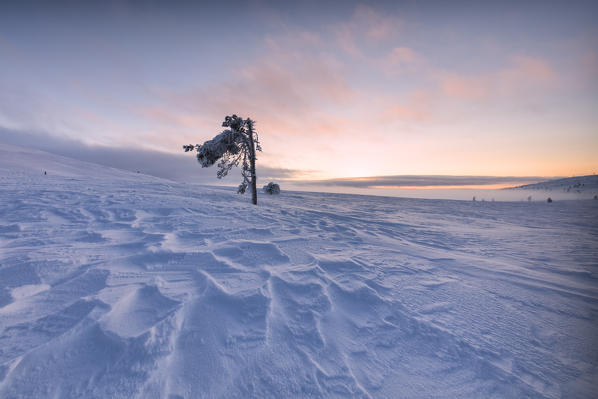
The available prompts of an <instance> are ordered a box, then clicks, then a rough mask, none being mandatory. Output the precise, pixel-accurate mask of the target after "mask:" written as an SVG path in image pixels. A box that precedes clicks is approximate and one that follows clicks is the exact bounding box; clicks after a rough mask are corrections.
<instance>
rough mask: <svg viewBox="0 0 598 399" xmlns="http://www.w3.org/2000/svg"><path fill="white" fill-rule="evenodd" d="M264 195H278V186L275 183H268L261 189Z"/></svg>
mask: <svg viewBox="0 0 598 399" xmlns="http://www.w3.org/2000/svg"><path fill="white" fill-rule="evenodd" d="M263 190H264V192H265V193H268V194H270V195H272V194H280V186H279V185H278V184H276V183H273V182H270V183H268V184H266V185H265V186H264V187H263Z"/></svg>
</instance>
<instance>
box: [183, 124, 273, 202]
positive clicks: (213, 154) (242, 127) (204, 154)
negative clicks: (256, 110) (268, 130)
mask: <svg viewBox="0 0 598 399" xmlns="http://www.w3.org/2000/svg"><path fill="white" fill-rule="evenodd" d="M254 123H255V122H254V121H253V120H251V119H249V118H247V119H243V118H241V117H239V116H237V115H233V116H227V117H226V118H224V122H222V127H226V128H227V129H226V130H223V131H222V132H221V133H220V134H218V135H217V136H216V137H214V138H213V139H212V140H208V141H206V142H205V143H203V144H201V145H199V144H195V145H193V144H188V145H184V146H183V149H184V150H185V152H189V151H193V150H196V151H197V161H198V162H199V163H200V164H201V166H202V168H207V167H209V166H212V165H214V164H215V163H216V162H218V164H217V165H218V172H217V173H216V177H218V178H219V179H221V178H223V177H224V176H226V175H227V174H228V172H229V171H230V170H231V169H232V168H233V167H234V166H239V164H241V175H242V176H243V181H242V182H241V184H240V185H239V188H238V190H237V192H238V193H239V194H243V193H245V191H246V190H247V187H249V186H251V201H252V202H253V204H254V205H257V179H256V174H255V160H256V159H257V158H256V155H255V154H256V151H262V147H261V146H260V142H259V138H258V135H257V132H256V131H255V129H254Z"/></svg>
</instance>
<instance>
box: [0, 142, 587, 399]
mask: <svg viewBox="0 0 598 399" xmlns="http://www.w3.org/2000/svg"><path fill="white" fill-rule="evenodd" d="M44 170H46V171H48V174H47V175H43V171H44ZM0 193H1V194H0V397H3V398H32V397H39V398H42V397H44V398H45V397H48V398H81V397H85V398H135V397H137V398H169V399H175V398H178V399H180V398H247V397H255V398H281V397H364V398H398V397H400V398H424V397H452V398H458V397H471V398H481V397H484V398H492V397H497V398H505V397H548V398H557V397H579V398H581V397H589V396H591V395H592V394H593V392H594V385H593V383H592V381H596V379H597V377H598V375H597V374H598V367H597V366H598V349H597V345H596V338H595V336H596V334H595V331H596V330H595V328H596V325H597V324H596V323H597V318H598V285H597V281H598V274H597V269H596V268H597V267H598V256H597V255H598V244H597V242H598V241H597V236H598V226H597V225H596V220H598V202H596V201H562V202H556V203H553V204H546V203H502V202H492V203H491V202H486V203H481V202H476V203H473V202H471V201H443V200H415V199H399V198H384V197H367V196H355V195H336V194H322V193H317V194H316V193H313V194H309V193H293V192H288V191H285V192H283V193H282V194H281V195H280V196H262V199H261V204H260V206H258V207H254V206H253V205H251V204H249V203H247V201H246V199H244V198H242V197H240V196H237V195H236V194H234V193H233V192H232V191H230V190H229V189H213V188H206V187H192V186H191V187H190V186H185V185H181V184H178V183H173V182H170V181H167V180H162V179H159V178H154V177H150V176H145V175H141V174H134V173H129V172H124V171H119V170H116V169H110V168H105V167H100V166H97V165H93V164H87V163H84V162H79V161H74V160H71V159H67V158H62V157H59V156H55V155H50V154H47V153H42V152H36V151H30V150H26V149H21V148H16V147H8V146H0Z"/></svg>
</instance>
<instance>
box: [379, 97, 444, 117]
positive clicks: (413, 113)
mask: <svg viewBox="0 0 598 399" xmlns="http://www.w3.org/2000/svg"><path fill="white" fill-rule="evenodd" d="M432 102H433V99H432V95H431V94H430V93H428V92H425V91H416V92H414V93H411V94H410V95H409V96H408V98H407V99H406V100H405V101H402V102H399V103H397V102H394V101H392V100H386V104H387V105H386V106H385V108H384V111H383V112H382V114H381V119H382V120H389V119H390V120H395V121H403V122H425V121H431V120H434V119H435V116H436V115H435V114H434V111H433V107H432Z"/></svg>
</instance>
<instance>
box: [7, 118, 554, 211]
mask: <svg viewBox="0 0 598 399" xmlns="http://www.w3.org/2000/svg"><path fill="white" fill-rule="evenodd" d="M0 143H5V144H9V145H16V146H21V147H26V148H29V149H37V150H41V151H46V152H50V153H54V154H57V155H61V156H65V157H69V158H73V159H77V160H81V161H86V162H91V163H97V164H100V165H104V166H109V167H114V168H118V169H124V170H128V171H131V172H137V171H139V172H140V173H144V174H148V175H152V176H156V177H162V178H165V179H170V180H174V181H178V182H185V183H192V184H203V185H213V186H227V187H236V185H237V181H238V180H239V179H240V172H239V170H238V168H233V170H231V172H230V175H229V176H227V177H226V178H224V179H217V178H216V176H215V172H214V169H213V168H201V167H200V165H199V164H198V163H197V161H196V159H195V154H185V153H181V154H180V155H176V154H173V153H168V152H160V151H155V150H149V149H140V148H133V147H132V148H117V147H108V146H99V145H88V144H85V143H83V142H81V141H78V140H74V139H71V138H68V137H57V136H54V135H50V134H45V133H39V132H37V133H31V132H23V131H17V130H11V129H5V128H0ZM181 152H182V150H181ZM307 173H309V171H307ZM307 173H306V172H304V171H301V170H290V169H276V168H270V167H265V166H261V165H259V166H258V179H259V181H260V182H263V184H266V183H267V182H268V181H274V182H277V183H279V184H281V186H282V189H283V190H284V189H287V190H294V191H313V192H330V193H346V194H364V195H382V196H394V197H417V198H446V199H471V198H472V197H473V196H475V195H477V196H478V198H479V199H480V200H482V199H486V200H489V201H490V200H491V199H493V198H494V199H496V200H500V199H506V198H509V199H510V200H518V199H519V197H521V198H525V197H527V195H525V196H523V197H522V196H521V195H519V194H517V195H513V194H507V193H505V192H503V191H501V190H496V189H494V188H495V186H496V185H501V186H505V187H515V186H519V185H524V184H529V183H538V182H542V181H546V180H553V179H558V178H561V177H542V176H451V175H431V176H430V175H419V176H418V175H394V176H371V177H355V178H338V179H322V180H317V179H314V180H309V179H304V178H301V176H304V175H305V174H307ZM401 186H408V187H409V188H405V187H401ZM483 186H487V188H484V187H483Z"/></svg>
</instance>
